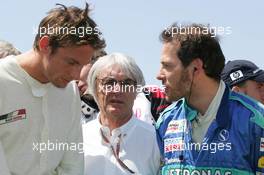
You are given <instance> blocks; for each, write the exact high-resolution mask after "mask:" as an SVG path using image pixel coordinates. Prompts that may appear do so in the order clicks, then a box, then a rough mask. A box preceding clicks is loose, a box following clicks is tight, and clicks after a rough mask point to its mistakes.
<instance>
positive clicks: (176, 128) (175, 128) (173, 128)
mask: <svg viewBox="0 0 264 175" xmlns="http://www.w3.org/2000/svg"><path fill="white" fill-rule="evenodd" d="M186 130H187V120H186V119H182V120H172V121H171V122H170V123H169V124H168V128H167V130H166V134H171V133H182V132H186Z"/></svg>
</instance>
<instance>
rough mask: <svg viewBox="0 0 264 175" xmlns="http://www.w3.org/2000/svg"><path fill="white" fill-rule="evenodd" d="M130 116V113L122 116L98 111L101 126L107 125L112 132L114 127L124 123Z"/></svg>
mask: <svg viewBox="0 0 264 175" xmlns="http://www.w3.org/2000/svg"><path fill="white" fill-rule="evenodd" d="M131 117H132V113H131V115H127V116H126V117H124V116H111V115H107V114H106V113H104V112H100V116H99V119H100V123H101V124H102V125H103V126H107V127H108V128H109V129H110V132H112V131H113V130H114V129H116V128H119V127H121V126H122V125H124V124H125V123H127V122H128V121H129V120H130V119H131Z"/></svg>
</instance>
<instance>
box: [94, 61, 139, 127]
mask: <svg viewBox="0 0 264 175" xmlns="http://www.w3.org/2000/svg"><path fill="white" fill-rule="evenodd" d="M106 77H111V78H114V79H116V80H118V81H122V80H125V79H127V78H130V77H128V76H127V75H126V74H125V72H123V71H122V69H121V68H120V67H119V66H118V65H114V66H111V67H108V68H106V69H105V70H104V71H102V72H101V74H99V75H98V77H97V80H96V81H97V83H96V97H97V102H98V106H99V109H100V121H101V123H102V125H104V126H108V127H109V129H110V130H111V131H112V130H113V129H115V128H118V127H120V126H122V125H123V124H125V123H126V122H127V121H129V119H130V118H131V117H132V113H133V112H132V108H133V104H134V100H135V98H136V92H120V91H118V90H113V91H111V92H105V91H104V90H103V88H101V87H100V85H102V84H101V79H104V78H106ZM118 86H120V85H119V84H118V85H116V86H115V88H120V87H118Z"/></svg>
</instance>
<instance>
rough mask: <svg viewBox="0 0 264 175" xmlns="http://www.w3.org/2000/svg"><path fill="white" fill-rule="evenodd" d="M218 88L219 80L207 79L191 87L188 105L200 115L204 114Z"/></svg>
mask: <svg viewBox="0 0 264 175" xmlns="http://www.w3.org/2000/svg"><path fill="white" fill-rule="evenodd" d="M218 88H219V82H217V81H215V80H211V79H209V80H207V81H205V82H203V83H200V84H199V86H197V87H195V88H193V92H192V96H191V99H190V103H189V105H190V106H191V107H193V108H194V109H196V110H197V111H198V112H199V113H201V114H202V115H204V114H205V112H206V111H207V109H208V107H209V105H210V104H211V102H212V101H213V99H214V97H215V96H216V94H217V91H218Z"/></svg>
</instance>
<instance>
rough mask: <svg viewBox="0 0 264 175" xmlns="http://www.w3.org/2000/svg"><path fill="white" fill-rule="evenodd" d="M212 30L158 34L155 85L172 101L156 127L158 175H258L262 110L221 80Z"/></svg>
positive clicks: (263, 163) (185, 28) (220, 57)
mask: <svg viewBox="0 0 264 175" xmlns="http://www.w3.org/2000/svg"><path fill="white" fill-rule="evenodd" d="M215 32H216V31H214V30H213V29H212V28H210V27H208V26H205V25H200V24H190V25H180V26H179V25H177V24H174V25H172V26H170V27H168V28H167V29H165V30H164V31H163V32H162V33H161V36H160V38H161V41H162V43H163V47H162V55H161V61H160V62H161V67H160V70H159V73H158V75H157V79H159V80H161V81H162V84H163V85H164V86H165V94H166V99H167V100H168V101H175V102H174V103H173V104H172V105H170V106H169V107H168V108H166V109H165V110H164V111H163V113H162V114H161V116H160V118H159V120H158V121H157V124H156V131H157V139H158V143H159V148H160V151H161V154H162V164H161V174H162V175H168V174H214V175H216V174H225V175H227V174H233V175H241V174H263V172H264V147H263V143H264V139H263V138H264V129H263V128H264V124H263V123H264V117H263V115H264V107H263V105H261V104H260V103H256V102H255V101H254V100H252V99H250V98H248V97H246V96H243V95H241V94H238V93H236V92H232V91H230V89H229V88H228V87H226V85H225V83H224V82H223V80H221V72H222V70H223V68H224V65H225V57H224V54H223V52H222V50H221V47H220V44H219V41H218V39H217V38H216V37H215Z"/></svg>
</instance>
